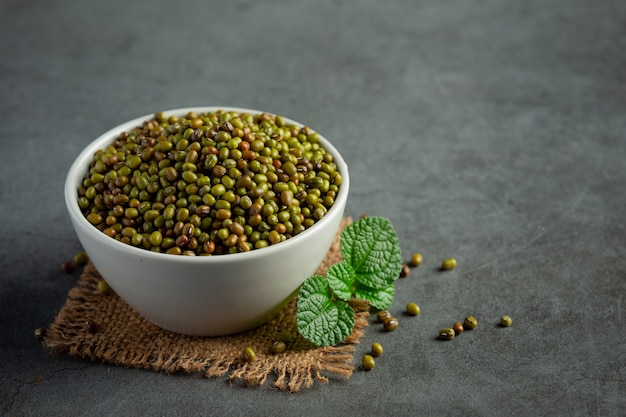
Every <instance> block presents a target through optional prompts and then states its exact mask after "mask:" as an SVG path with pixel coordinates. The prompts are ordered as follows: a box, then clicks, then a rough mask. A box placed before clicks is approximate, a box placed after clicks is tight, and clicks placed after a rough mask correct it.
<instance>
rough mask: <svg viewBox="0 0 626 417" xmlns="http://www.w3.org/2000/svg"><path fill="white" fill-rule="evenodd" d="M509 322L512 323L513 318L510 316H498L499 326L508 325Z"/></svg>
mask: <svg viewBox="0 0 626 417" xmlns="http://www.w3.org/2000/svg"><path fill="white" fill-rule="evenodd" d="M511 324H513V320H512V319H511V317H509V316H506V315H505V316H502V317H500V326H502V327H509V326H510V325H511Z"/></svg>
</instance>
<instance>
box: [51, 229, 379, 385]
mask: <svg viewBox="0 0 626 417" xmlns="http://www.w3.org/2000/svg"><path fill="white" fill-rule="evenodd" d="M350 222H351V219H350V218H345V219H343V221H342V223H341V227H340V229H339V231H338V232H337V235H336V236H335V239H334V241H333V243H332V245H331V247H330V249H329V251H328V253H327V255H326V257H325V258H324V261H323V262H322V264H321V265H320V267H319V269H318V271H317V273H318V274H324V273H325V272H326V269H327V268H328V267H329V266H330V265H332V264H333V263H335V262H338V261H340V260H341V253H340V248H339V235H340V233H341V231H342V230H343V228H344V227H345V226H347V225H348V224H349V223H350ZM101 280H102V277H101V276H100V274H99V273H98V271H97V270H96V269H95V268H94V267H93V265H92V264H91V263H89V264H87V265H86V266H85V269H84V271H83V273H82V274H81V276H80V278H79V280H78V282H77V285H76V286H75V287H74V288H72V289H71V290H70V291H69V293H68V297H67V300H66V302H65V305H64V306H63V307H62V309H61V311H60V312H59V313H58V315H57V317H56V318H55V320H54V322H53V323H52V324H51V326H50V328H49V329H48V331H47V333H46V337H45V339H44V345H45V346H46V347H48V348H50V349H51V350H52V351H53V352H57V353H59V352H65V353H67V354H69V355H70V356H78V357H81V358H89V359H91V360H92V361H101V362H103V363H109V364H113V365H119V366H126V367H132V368H143V369H150V370H154V371H158V372H165V373H175V372H184V373H188V374H194V373H200V374H202V375H204V376H205V377H207V378H215V377H225V378H227V379H228V380H230V381H240V382H241V383H243V384H244V385H246V386H261V385H265V384H266V383H267V382H268V379H270V378H274V383H273V386H274V387H276V388H278V389H281V390H288V391H290V392H297V391H300V390H301V389H302V388H307V387H311V386H312V385H313V384H314V383H315V381H320V382H329V379H330V377H331V376H333V375H335V376H339V377H343V378H349V377H350V376H351V375H352V372H353V370H354V365H353V353H354V351H355V348H354V346H353V345H354V344H356V343H359V339H360V338H361V336H362V335H363V332H364V329H365V327H366V326H367V324H368V317H369V305H368V304H367V303H355V304H354V305H353V307H354V309H355V313H356V314H355V327H354V331H353V333H352V334H351V335H350V336H349V337H348V339H346V341H345V342H344V343H343V344H341V345H338V346H331V347H322V348H319V347H316V346H313V345H311V344H310V343H309V342H308V341H306V340H304V339H303V338H301V337H300V336H299V334H298V333H297V327H296V323H295V312H296V303H297V300H296V299H295V298H294V299H293V300H291V301H290V302H289V303H288V304H287V305H286V306H285V307H284V308H283V309H282V310H281V311H280V312H279V314H278V315H277V316H276V317H275V318H274V319H272V320H270V321H269V322H268V323H266V324H264V325H262V326H260V327H258V328H256V329H253V330H250V331H247V332H244V333H240V334H237V335H231V336H224V337H213V338H203V337H193V336H185V335H179V334H176V333H172V332H169V331H167V330H163V329H161V328H159V327H157V326H155V325H153V324H151V323H150V322H148V321H147V320H145V319H144V318H143V317H141V316H140V315H139V314H138V313H137V312H136V311H135V310H133V309H132V308H131V307H130V306H128V304H126V303H125V302H124V301H123V300H122V299H121V298H119V296H117V294H115V293H114V292H112V291H109V292H108V293H106V294H102V293H100V292H99V291H98V283H99V281H101ZM279 334H289V335H292V338H293V339H292V340H291V341H290V342H289V343H288V349H287V351H286V352H285V353H282V354H272V353H271V351H270V348H271V344H272V342H273V341H274V340H275V339H276V338H277V337H278V335H279ZM247 346H250V347H252V348H253V349H254V350H255V352H256V353H257V359H256V360H255V361H253V362H251V363H248V362H245V361H244V360H243V358H242V351H243V349H244V348H245V347H247Z"/></svg>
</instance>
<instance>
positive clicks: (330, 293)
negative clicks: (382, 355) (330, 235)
mask: <svg viewBox="0 0 626 417" xmlns="http://www.w3.org/2000/svg"><path fill="white" fill-rule="evenodd" d="M340 248H341V255H342V257H343V261H342V262H338V263H336V264H333V265H331V266H330V267H329V268H328V270H327V271H326V277H323V276H322V275H313V276H311V277H309V278H308V279H307V280H306V281H305V282H304V284H302V287H300V293H299V294H298V305H297V311H296V324H297V326H298V332H299V333H300V334H301V335H302V336H303V337H304V338H305V339H308V340H309V341H311V342H313V343H314V344H316V345H318V346H332V345H336V344H338V343H341V342H343V341H344V340H345V339H346V338H347V337H348V336H349V335H350V334H352V331H353V329H354V310H353V309H352V307H351V306H350V305H349V304H348V303H347V302H346V301H348V300H350V299H351V298H352V297H355V298H357V299H361V300H366V301H368V302H369V303H370V304H371V305H372V306H374V307H376V308H378V309H385V308H387V307H389V306H390V305H391V303H392V302H393V297H394V293H395V291H394V287H393V283H394V282H395V280H396V279H397V278H398V277H399V276H400V270H401V269H402V255H401V253H400V244H399V242H398V236H397V235H396V231H395V230H394V229H393V226H392V225H391V222H389V220H387V219H385V218H383V217H365V218H361V219H359V220H357V221H356V222H354V223H352V224H350V225H349V226H347V227H346V228H345V229H344V230H343V232H342V233H341V239H340Z"/></svg>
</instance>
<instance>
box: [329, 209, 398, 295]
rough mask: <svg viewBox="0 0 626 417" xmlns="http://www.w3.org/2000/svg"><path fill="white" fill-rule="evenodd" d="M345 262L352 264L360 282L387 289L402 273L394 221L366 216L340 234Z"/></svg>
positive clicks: (356, 277)
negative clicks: (392, 223) (392, 222)
mask: <svg viewBox="0 0 626 417" xmlns="http://www.w3.org/2000/svg"><path fill="white" fill-rule="evenodd" d="M340 247H341V255H342V257H343V261H344V262H345V263H347V264H349V265H351V266H352V268H353V269H354V272H355V279H356V281H357V282H359V283H360V284H363V285H365V286H367V287H370V288H374V289H377V290H384V289H386V288H387V287H389V286H390V285H393V283H394V281H395V280H396V279H397V278H398V277H399V276H400V270H401V269H402V255H401V253H400V244H399V242H398V235H397V234H396V232H395V230H394V228H393V226H392V225H391V222H390V221H389V220H388V219H386V218H384V217H376V216H372V217H364V218H361V219H359V220H358V221H356V222H354V223H352V224H350V225H348V226H347V227H346V228H345V229H344V230H343V232H342V233H341V240H340Z"/></svg>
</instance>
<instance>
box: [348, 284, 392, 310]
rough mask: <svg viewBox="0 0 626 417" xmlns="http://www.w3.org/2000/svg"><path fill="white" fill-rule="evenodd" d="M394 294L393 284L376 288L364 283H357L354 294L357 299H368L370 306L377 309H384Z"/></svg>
mask: <svg viewBox="0 0 626 417" xmlns="http://www.w3.org/2000/svg"><path fill="white" fill-rule="evenodd" d="M394 294H395V290H394V287H393V285H390V286H389V287H387V288H385V289H384V290H377V289H374V288H370V287H366V286H365V285H359V286H357V288H356V291H355V293H354V296H355V297H356V298H358V299H361V300H367V301H369V303H370V304H371V305H372V306H374V307H375V308H377V309H379V310H385V309H387V308H388V307H389V306H390V305H391V303H392V302H393V296H394Z"/></svg>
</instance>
